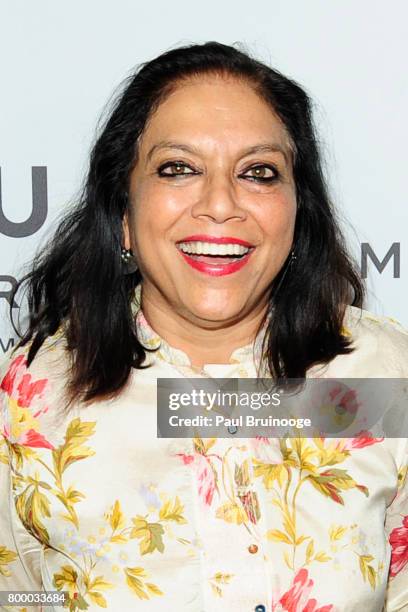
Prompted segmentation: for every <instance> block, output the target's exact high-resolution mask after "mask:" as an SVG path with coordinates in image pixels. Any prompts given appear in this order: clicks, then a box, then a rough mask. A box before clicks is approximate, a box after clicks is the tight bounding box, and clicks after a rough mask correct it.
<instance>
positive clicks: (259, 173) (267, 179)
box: [240, 164, 279, 183]
mask: <svg viewBox="0 0 408 612" xmlns="http://www.w3.org/2000/svg"><path fill="white" fill-rule="evenodd" d="M248 172H252V176H248ZM240 176H242V177H243V178H247V179H249V180H251V181H255V182H256V181H258V182H260V183H271V182H272V181H276V180H277V178H278V177H279V173H278V171H277V170H276V168H274V167H273V166H270V165H268V164H258V165H257V166H252V168H248V170H246V172H245V173H244V174H241V175H240Z"/></svg>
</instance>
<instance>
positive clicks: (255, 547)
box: [248, 544, 258, 555]
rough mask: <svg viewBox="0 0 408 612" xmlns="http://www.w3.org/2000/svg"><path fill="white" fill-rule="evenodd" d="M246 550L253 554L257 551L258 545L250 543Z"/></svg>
mask: <svg viewBox="0 0 408 612" xmlns="http://www.w3.org/2000/svg"><path fill="white" fill-rule="evenodd" d="M248 550H249V552H250V553H251V555H254V554H255V553H257V552H258V547H257V545H256V544H251V545H250V546H248Z"/></svg>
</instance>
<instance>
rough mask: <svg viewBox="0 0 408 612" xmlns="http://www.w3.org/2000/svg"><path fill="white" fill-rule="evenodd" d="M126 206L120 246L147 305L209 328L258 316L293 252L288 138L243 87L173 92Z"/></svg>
mask: <svg viewBox="0 0 408 612" xmlns="http://www.w3.org/2000/svg"><path fill="white" fill-rule="evenodd" d="M130 202H131V205H130V209H129V212H128V215H127V216H126V217H125V223H124V231H125V246H126V247H127V248H129V246H131V247H132V249H133V252H134V254H135V256H136V259H137V262H138V265H139V269H140V272H141V274H142V277H143V295H144V299H147V300H155V304H156V305H157V306H158V307H159V308H171V309H172V310H173V311H174V310H175V311H176V312H178V313H179V314H180V315H181V316H183V317H184V318H187V319H188V320H190V321H192V322H195V323H198V324H201V325H202V326H207V327H211V326H212V325H213V326H215V325H219V324H221V323H225V324H228V323H230V324H231V323H233V322H234V321H239V320H241V319H242V318H243V317H246V316H250V315H251V313H253V312H260V311H261V310H262V311H263V309H264V307H265V306H266V303H267V291H268V288H269V286H270V284H271V282H272V281H273V279H274V278H275V277H276V275H277V274H278V272H279V271H280V269H281V268H282V265H283V263H284V262H285V260H286V258H287V256H288V254H289V252H290V250H291V246H292V241H293V234H294V225H295V216H296V197H295V185H294V180H293V174H292V159H291V150H290V146H289V139H288V136H287V133H286V131H285V129H284V127H283V125H282V123H281V122H280V120H279V119H278V117H277V116H276V115H275V114H274V113H273V112H272V110H271V108H270V107H269V106H268V105H267V104H266V103H265V102H264V101H263V100H262V99H261V98H260V97H259V96H258V95H257V94H256V93H255V92H254V91H253V90H252V89H251V88H250V87H249V86H248V85H246V84H244V83H242V82H240V81H238V80H236V79H234V78H225V77H219V76H202V77H200V78H196V79H194V80H191V81H188V82H187V83H183V84H182V85H180V86H179V87H178V88H177V89H176V90H175V92H173V94H172V95H170V97H168V98H167V99H166V100H165V101H164V102H163V103H162V104H161V105H160V106H159V107H158V109H157V111H156V113H155V114H154V115H153V117H152V118H151V120H150V122H149V123H148V125H147V128H146V130H145V131H144V133H143V135H142V138H141V140H140V146H139V156H138V161H137V164H136V166H135V167H134V169H133V171H132V173H131V178H130ZM200 243H201V244H200ZM220 243H222V244H228V245H231V246H228V247H226V248H223V249H221V250H220ZM234 244H235V246H233V245H234ZM238 245H241V246H238ZM248 249H249V250H248ZM183 251H184V252H183ZM200 251H201V254H200ZM211 251H212V254H211ZM203 252H204V253H203Z"/></svg>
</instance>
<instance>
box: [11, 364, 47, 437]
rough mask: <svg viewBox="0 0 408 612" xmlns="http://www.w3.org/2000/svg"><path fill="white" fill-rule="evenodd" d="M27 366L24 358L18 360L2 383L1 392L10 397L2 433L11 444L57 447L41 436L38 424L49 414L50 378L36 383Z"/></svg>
mask: <svg viewBox="0 0 408 612" xmlns="http://www.w3.org/2000/svg"><path fill="white" fill-rule="evenodd" d="M26 364H27V360H26V359H25V357H24V355H19V356H18V357H16V358H15V359H14V360H13V361H12V362H11V364H10V366H9V368H8V370H7V372H6V375H5V376H4V378H3V380H2V381H1V383H0V389H1V390H2V391H3V392H4V394H5V396H6V397H7V398H8V410H7V412H6V416H5V424H4V428H3V432H2V433H3V435H4V436H5V438H7V439H8V440H10V442H11V443H12V444H19V445H21V446H29V447H33V448H50V449H53V448H54V446H53V445H52V444H51V443H50V442H49V441H48V440H46V438H45V437H44V436H43V435H42V434H41V433H40V431H39V422H38V417H39V416H41V415H42V414H45V413H46V412H47V411H48V406H47V405H46V404H45V403H44V401H43V395H44V390H45V388H46V386H47V383H48V379H46V378H43V379H38V380H33V378H32V375H31V374H30V373H29V372H28V369H27V365H26ZM30 408H31V409H32V410H30ZM33 409H34V410H33ZM33 411H34V413H33Z"/></svg>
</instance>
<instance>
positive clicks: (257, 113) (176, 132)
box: [140, 75, 290, 154]
mask: <svg viewBox="0 0 408 612" xmlns="http://www.w3.org/2000/svg"><path fill="white" fill-rule="evenodd" d="M183 137H184V138H186V139H188V138H190V139H191V138H194V140H196V141H200V142H201V143H202V144H203V146H204V145H205V144H206V143H207V144H209V145H210V144H211V143H214V142H215V141H217V142H218V143H219V144H221V143H222V144H223V145H224V146H226V145H227V144H230V145H234V144H236V145H237V146H241V145H242V146H245V145H248V144H255V142H256V141H257V140H259V139H262V140H265V138H266V139H267V138H268V137H269V138H273V140H274V141H275V142H280V143H281V144H282V145H286V147H287V148H288V149H289V148H290V147H289V137H288V134H287V131H286V129H285V127H284V125H283V123H282V121H281V120H280V118H279V117H278V115H277V114H276V113H275V112H274V110H273V108H272V107H271V106H270V105H269V104H268V103H267V102H266V101H265V100H263V98H261V97H260V95H258V93H256V91H254V89H253V88H252V87H251V86H250V85H249V84H248V83H245V82H244V81H242V80H239V79H237V78H235V77H232V76H220V75H202V76H200V77H195V78H191V79H188V80H186V81H183V82H181V83H180V84H177V86H176V88H175V89H174V90H173V91H172V93H171V94H170V95H169V96H168V97H167V98H166V99H165V100H164V101H163V102H162V103H161V104H160V105H159V107H158V108H157V110H156V112H155V113H154V114H153V115H152V117H151V118H150V120H149V122H148V123H147V126H146V128H145V130H144V133H143V135H142V138H141V142H140V145H141V151H140V152H141V153H142V154H143V152H146V150H147V148H148V147H150V146H151V145H152V144H154V143H155V141H157V140H159V139H160V140H162V139H169V140H170V139H172V138H177V139H178V140H181V139H183ZM252 141H254V142H252Z"/></svg>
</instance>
